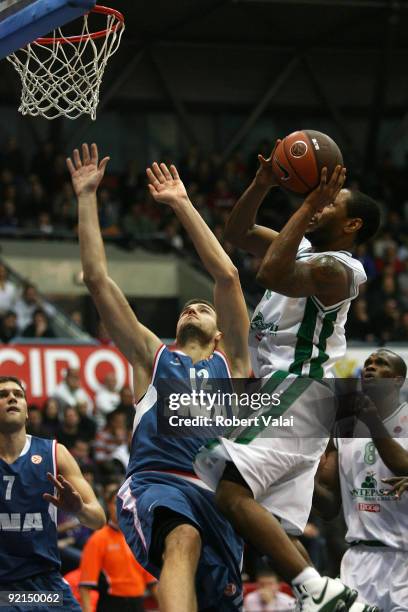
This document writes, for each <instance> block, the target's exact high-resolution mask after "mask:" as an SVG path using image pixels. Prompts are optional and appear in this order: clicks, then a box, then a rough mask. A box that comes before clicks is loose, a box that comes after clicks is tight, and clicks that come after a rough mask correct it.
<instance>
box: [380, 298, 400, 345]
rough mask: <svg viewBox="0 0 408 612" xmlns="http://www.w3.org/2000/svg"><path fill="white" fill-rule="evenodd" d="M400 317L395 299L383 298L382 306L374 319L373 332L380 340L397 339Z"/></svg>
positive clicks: (383, 341) (390, 340)
mask: <svg viewBox="0 0 408 612" xmlns="http://www.w3.org/2000/svg"><path fill="white" fill-rule="evenodd" d="M400 319H401V312H400V310H399V307H398V302H397V300H395V299H393V298H389V299H387V300H385V303H384V307H383V308H382V309H381V310H380V311H379V313H378V315H377V317H376V318H375V319H374V329H375V334H376V336H377V338H378V339H379V341H380V342H382V343H385V342H392V341H393V340H398V328H399V323H400Z"/></svg>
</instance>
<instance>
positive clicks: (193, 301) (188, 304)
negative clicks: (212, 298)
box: [181, 299, 217, 314]
mask: <svg viewBox="0 0 408 612" xmlns="http://www.w3.org/2000/svg"><path fill="white" fill-rule="evenodd" d="M193 304H206V305H207V306H209V307H210V308H212V310H213V311H214V312H215V314H217V311H216V310H215V306H214V304H212V303H211V302H209V301H208V300H199V299H194V300H189V301H188V302H186V303H185V304H184V306H183V308H182V309H181V312H184V311H185V309H186V308H188V307H189V306H192V305H193Z"/></svg>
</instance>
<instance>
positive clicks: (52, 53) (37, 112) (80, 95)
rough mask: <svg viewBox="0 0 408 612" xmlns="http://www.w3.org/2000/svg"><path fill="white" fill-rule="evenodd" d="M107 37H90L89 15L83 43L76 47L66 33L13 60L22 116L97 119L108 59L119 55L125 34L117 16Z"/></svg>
mask: <svg viewBox="0 0 408 612" xmlns="http://www.w3.org/2000/svg"><path fill="white" fill-rule="evenodd" d="M105 17H106V21H107V23H106V30H107V32H106V36H103V37H101V38H97V39H95V40H93V39H92V38H91V37H90V34H91V32H90V30H89V26H88V15H85V16H84V23H83V28H82V32H81V34H80V36H81V41H80V42H71V41H70V40H69V37H67V36H66V35H64V34H63V33H62V31H61V28H58V29H56V30H54V31H53V33H52V35H51V36H50V38H62V39H64V42H63V43H62V42H56V41H54V42H53V43H52V44H49V45H45V44H39V43H38V42H35V41H34V42H33V43H31V44H29V45H27V46H26V47H24V48H23V49H19V50H18V51H15V52H14V53H12V54H11V55H9V56H8V57H7V59H8V60H9V61H10V62H11V63H12V64H13V66H14V67H15V69H16V70H17V72H18V73H19V75H20V77H21V82H22V86H23V88H22V92H21V104H20V106H19V109H18V110H19V111H20V112H21V113H22V114H23V115H32V116H34V117H35V116H42V117H45V118H46V119H56V118H57V117H61V116H63V117H67V118H68V119H76V118H77V117H79V116H80V115H83V114H89V115H91V117H92V119H95V118H96V107H97V106H98V102H99V88H100V85H101V81H102V77H103V73H104V71H105V67H106V64H107V62H108V59H109V58H110V57H111V56H112V55H113V54H114V53H115V51H117V49H118V47H119V45H120V41H121V38H122V34H123V31H124V29H125V26H124V24H122V25H121V26H119V27H118V28H117V29H116V31H115V26H116V25H117V23H118V20H117V17H115V15H110V14H109V15H105Z"/></svg>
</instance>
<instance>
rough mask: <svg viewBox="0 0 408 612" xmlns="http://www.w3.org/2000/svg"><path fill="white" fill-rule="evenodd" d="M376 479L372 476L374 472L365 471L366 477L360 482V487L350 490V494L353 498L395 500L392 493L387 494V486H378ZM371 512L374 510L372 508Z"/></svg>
mask: <svg viewBox="0 0 408 612" xmlns="http://www.w3.org/2000/svg"><path fill="white" fill-rule="evenodd" d="M377 485H378V483H377V479H376V478H375V476H374V472H367V473H366V477H365V479H364V480H363V482H362V483H361V486H360V488H359V489H358V488H355V489H351V490H350V494H351V496H352V498H353V499H363V500H365V501H366V502H368V501H393V500H395V494H394V495H387V494H386V492H387V491H389V490H390V489H389V488H388V489H387V488H384V489H383V488H378V486H377ZM372 512H376V511H375V510H372Z"/></svg>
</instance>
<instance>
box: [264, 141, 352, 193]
mask: <svg viewBox="0 0 408 612" xmlns="http://www.w3.org/2000/svg"><path fill="white" fill-rule="evenodd" d="M338 164H340V165H343V156H342V154H341V151H340V149H339V147H338V146H337V145H336V143H335V142H334V140H332V139H331V138H330V137H329V136H327V135H326V134H322V132H316V131H315V130H300V131H298V132H293V133H292V134H289V136H286V138H284V139H283V140H282V142H280V143H279V145H278V146H277V147H276V150H275V152H274V154H273V159H272V167H273V173H274V175H275V177H276V179H277V180H278V182H279V184H280V186H281V187H284V188H285V189H288V190H289V191H293V192H294V193H302V194H304V193H309V192H310V191H312V190H313V189H315V187H317V186H318V184H319V182H320V174H321V171H322V168H324V167H326V168H327V170H328V177H330V176H331V174H332V172H333V170H334V168H335V167H336V166H337V165H338Z"/></svg>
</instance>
